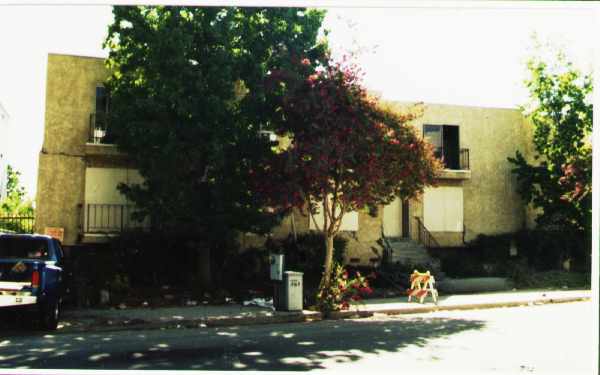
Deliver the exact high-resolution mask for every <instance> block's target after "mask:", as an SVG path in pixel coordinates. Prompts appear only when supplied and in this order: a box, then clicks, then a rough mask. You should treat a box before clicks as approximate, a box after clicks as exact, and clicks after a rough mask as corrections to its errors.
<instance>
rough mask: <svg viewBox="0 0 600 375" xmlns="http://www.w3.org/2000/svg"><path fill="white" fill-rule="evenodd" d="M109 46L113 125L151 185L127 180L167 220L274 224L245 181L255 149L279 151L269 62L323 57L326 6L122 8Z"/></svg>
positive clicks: (191, 225) (156, 217)
mask: <svg viewBox="0 0 600 375" xmlns="http://www.w3.org/2000/svg"><path fill="white" fill-rule="evenodd" d="M113 13H114V23H113V24H112V25H111V26H110V27H109V34H108V37H107V39H106V42H105V45H106V46H107V47H109V48H110V55H109V58H108V67H109V68H110V69H111V71H112V75H111V76H110V78H109V79H108V81H107V83H106V86H107V87H108V89H109V91H110V95H111V108H110V125H109V126H110V129H111V131H112V132H113V135H114V136H115V139H116V142H117V144H118V146H119V148H120V149H122V150H123V151H125V152H126V153H127V154H128V155H129V156H130V157H131V158H132V160H133V162H134V164H135V165H136V167H137V168H138V169H139V171H140V173H141V175H142V176H143V177H144V179H145V183H144V184H143V185H129V186H121V189H122V192H123V193H124V194H126V195H127V196H128V197H129V198H130V199H131V200H132V201H133V202H135V203H136V205H137V207H138V208H139V213H138V214H139V216H150V217H151V218H152V220H153V222H154V223H155V225H158V226H160V227H161V228H162V229H164V230H168V231H186V232H189V233H194V234H197V235H198V236H200V237H202V238H204V239H208V240H210V239H213V240H216V239H217V238H219V237H224V236H229V237H231V233H232V231H235V230H239V231H253V232H257V233H263V232H266V231H267V230H268V229H269V228H271V227H272V226H273V225H274V224H275V223H276V222H277V217H275V216H273V215H271V214H269V213H267V212H264V210H263V205H262V203H261V202H260V201H259V200H258V199H257V198H256V197H255V196H254V195H253V194H252V192H251V191H250V189H249V188H248V186H247V183H246V181H247V178H246V177H247V173H248V171H249V170H251V169H252V164H253V163H254V161H255V160H257V159H261V158H263V157H265V155H268V153H270V152H271V149H270V144H269V142H268V141H267V140H264V139H262V138H261V137H260V136H259V132H260V130H266V129H268V128H269V127H270V123H271V117H272V113H273V111H272V108H273V103H272V98H271V97H270V96H269V95H266V93H265V86H264V80H265V77H266V76H267V74H268V72H270V71H273V70H275V69H280V68H282V67H286V66H291V65H290V62H289V61H290V56H291V57H292V59H293V58H294V56H304V55H306V56H311V57H312V58H316V59H318V58H319V57H320V56H322V55H323V53H324V51H325V48H326V47H325V45H322V44H321V45H320V44H318V43H317V35H318V30H319V28H320V26H321V22H322V20H323V17H324V12H322V11H316V10H305V9H297V8H279V9H276V8H237V7H229V8H212V7H205V8H200V7H164V6H157V7H154V6H152V7H146V6H139V7H114V11H113Z"/></svg>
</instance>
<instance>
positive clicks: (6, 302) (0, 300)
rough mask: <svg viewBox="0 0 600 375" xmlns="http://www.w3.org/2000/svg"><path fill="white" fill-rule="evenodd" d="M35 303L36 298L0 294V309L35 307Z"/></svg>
mask: <svg viewBox="0 0 600 375" xmlns="http://www.w3.org/2000/svg"><path fill="white" fill-rule="evenodd" d="M36 303H37V297H36V296H19V295H6V294H0V308H2V307H15V306H26V305H35V304H36Z"/></svg>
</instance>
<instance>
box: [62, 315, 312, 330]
mask: <svg viewBox="0 0 600 375" xmlns="http://www.w3.org/2000/svg"><path fill="white" fill-rule="evenodd" d="M322 319H323V316H322V314H321V313H320V312H315V311H308V310H304V311H302V312H280V313H279V314H278V313H275V314H274V315H272V316H258V317H240V318H235V317H233V318H230V317H220V318H199V319H182V320H176V321H173V320H170V321H164V322H156V321H148V320H143V319H130V320H113V321H110V320H104V321H101V322H95V323H91V324H87V325H83V326H81V327H74V328H69V327H65V328H63V329H62V330H59V331H58V333H69V334H70V333H84V332H88V333H89V332H113V331H136V330H146V329H149V330H153V329H173V328H207V327H209V328H213V327H231V326H248V325H264V324H278V323H303V322H313V321H320V320H322Z"/></svg>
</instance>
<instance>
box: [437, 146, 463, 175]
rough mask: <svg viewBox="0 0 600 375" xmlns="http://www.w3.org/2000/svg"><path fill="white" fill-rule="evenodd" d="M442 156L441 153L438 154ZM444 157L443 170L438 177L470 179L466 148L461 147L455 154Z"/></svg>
mask: <svg viewBox="0 0 600 375" xmlns="http://www.w3.org/2000/svg"><path fill="white" fill-rule="evenodd" d="M440 156H442V155H440ZM447 156H449V157H444V158H443V160H444V170H443V171H442V174H441V175H440V179H445V180H469V179H471V168H470V160H469V158H470V155H469V149H468V148H461V149H460V150H459V152H458V155H456V152H455V153H454V155H447Z"/></svg>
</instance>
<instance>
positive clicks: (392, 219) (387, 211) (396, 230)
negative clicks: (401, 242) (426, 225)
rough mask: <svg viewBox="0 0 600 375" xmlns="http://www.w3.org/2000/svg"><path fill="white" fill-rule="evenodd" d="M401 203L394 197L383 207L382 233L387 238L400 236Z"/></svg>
mask: <svg viewBox="0 0 600 375" xmlns="http://www.w3.org/2000/svg"><path fill="white" fill-rule="evenodd" d="M401 219H402V203H401V202H400V199H399V198H396V199H394V200H393V201H392V203H390V204H388V205H387V206H384V207H383V235H384V236H386V237H388V238H397V237H401V236H402V220H401Z"/></svg>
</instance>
